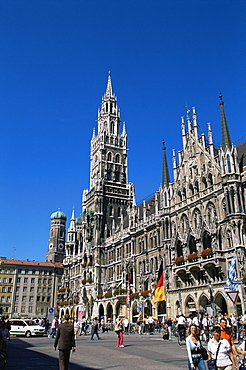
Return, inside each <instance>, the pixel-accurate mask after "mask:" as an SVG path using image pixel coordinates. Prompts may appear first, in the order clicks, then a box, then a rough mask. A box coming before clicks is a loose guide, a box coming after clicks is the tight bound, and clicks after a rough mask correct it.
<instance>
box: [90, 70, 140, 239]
mask: <svg viewBox="0 0 246 370" xmlns="http://www.w3.org/2000/svg"><path fill="white" fill-rule="evenodd" d="M97 122H98V127H97V133H96V130H95V129H94V130H93V135H92V139H91V149H90V189H89V190H84V193H83V210H84V212H88V211H90V212H91V211H92V212H93V214H94V241H95V242H96V244H98V245H100V244H101V242H102V239H103V238H105V237H108V236H110V235H112V234H113V233H114V232H116V231H117V228H119V227H120V225H121V222H122V220H123V219H124V217H125V216H126V214H127V208H128V207H131V206H132V204H133V203H134V199H135V196H134V186H133V184H131V183H128V171H127V150H128V149H127V133H126V127H125V123H122V122H121V120H120V111H119V108H118V105H117V99H116V97H115V95H114V93H113V88H112V81H111V74H110V72H109V73H108V81H107V87H106V92H105V94H104V96H103V98H102V103H101V107H100V109H99V111H98V120H97Z"/></svg>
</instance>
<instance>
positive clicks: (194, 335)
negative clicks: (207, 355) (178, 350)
mask: <svg viewBox="0 0 246 370" xmlns="http://www.w3.org/2000/svg"><path fill="white" fill-rule="evenodd" d="M198 330H199V329H198V327H197V326H196V325H195V324H191V325H190V326H189V329H188V337H187V338H186V348H187V352H188V369H189V370H192V369H194V370H195V369H199V370H206V366H205V362H204V360H203V357H202V355H201V341H200V340H199V333H198Z"/></svg>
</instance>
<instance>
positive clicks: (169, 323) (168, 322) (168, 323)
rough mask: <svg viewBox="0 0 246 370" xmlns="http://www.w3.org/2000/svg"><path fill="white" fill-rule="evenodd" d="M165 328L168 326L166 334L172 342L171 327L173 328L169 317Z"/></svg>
mask: <svg viewBox="0 0 246 370" xmlns="http://www.w3.org/2000/svg"><path fill="white" fill-rule="evenodd" d="M167 326H168V332H169V340H172V327H173V322H172V319H171V317H169V319H168V320H167Z"/></svg>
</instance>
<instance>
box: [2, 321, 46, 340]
mask: <svg viewBox="0 0 246 370" xmlns="http://www.w3.org/2000/svg"><path fill="white" fill-rule="evenodd" d="M9 322H10V325H11V329H10V334H15V335H25V336H26V337H30V336H31V335H44V333H45V328H44V327H42V326H40V325H38V324H36V323H35V322H34V321H32V320H22V319H21V320H20V319H10V320H9Z"/></svg>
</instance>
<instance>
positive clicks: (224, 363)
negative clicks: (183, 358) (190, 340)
mask: <svg viewBox="0 0 246 370" xmlns="http://www.w3.org/2000/svg"><path fill="white" fill-rule="evenodd" d="M221 320H222V319H221ZM212 335H213V338H212V339H210V341H209V342H208V359H209V360H211V359H212V358H213V359H216V366H217V369H218V370H232V363H233V365H234V369H237V366H236V363H235V360H234V357H233V353H232V350H231V346H230V343H229V342H228V341H227V340H226V339H223V338H221V336H220V329H219V328H214V329H213V332H212Z"/></svg>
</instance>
